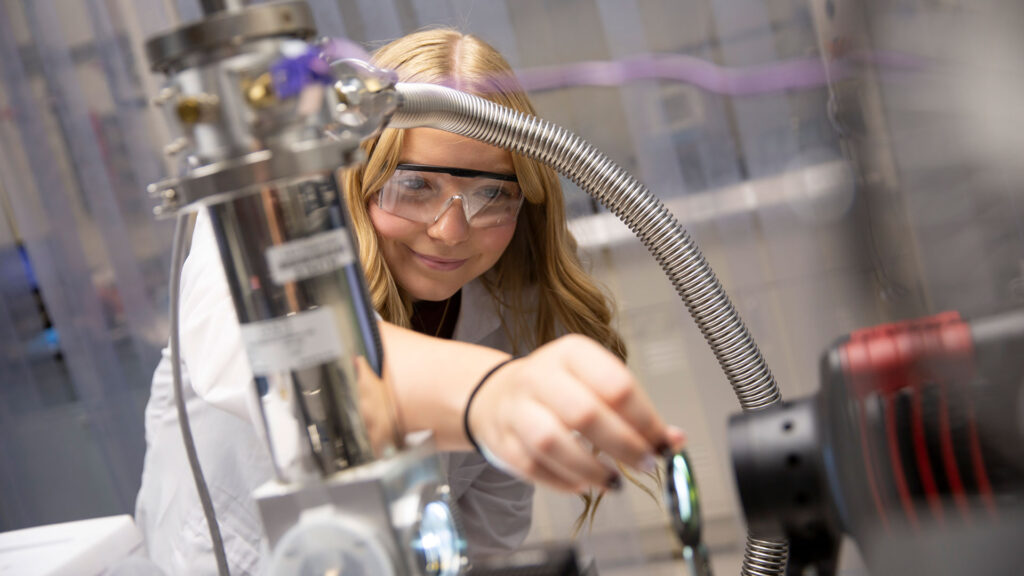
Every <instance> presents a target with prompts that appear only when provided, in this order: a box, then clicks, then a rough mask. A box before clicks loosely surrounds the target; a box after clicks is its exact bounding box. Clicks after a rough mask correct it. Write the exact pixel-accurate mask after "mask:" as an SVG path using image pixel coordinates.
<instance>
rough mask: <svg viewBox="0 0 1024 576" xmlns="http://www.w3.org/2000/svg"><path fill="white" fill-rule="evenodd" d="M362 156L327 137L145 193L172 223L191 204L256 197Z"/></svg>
mask: <svg viewBox="0 0 1024 576" xmlns="http://www.w3.org/2000/svg"><path fill="white" fill-rule="evenodd" d="M362 155H363V152H362V149H360V148H359V147H358V146H357V145H356V144H354V143H353V142H350V141H346V140H335V139H333V138H324V139H320V140H314V141H310V142H302V143H297V144H293V145H292V146H291V147H289V148H287V149H274V150H259V151H257V152H252V153H250V154H246V155H244V156H239V157H236V158H231V159H228V160H223V161H220V162H214V163H212V164H206V165H204V166H199V167H197V168H195V169H193V170H191V171H190V172H189V174H188V175H186V176H182V177H180V178H168V179H166V180H161V181H160V182H154V183H153V184H150V185H149V187H148V188H147V189H146V190H147V192H148V193H149V195H150V196H151V197H153V198H155V199H158V200H160V205H159V206H157V207H156V208H154V209H153V213H154V214H155V215H156V216H157V217H160V218H167V217H171V216H173V215H174V214H176V213H177V212H178V211H179V210H181V209H183V208H186V207H188V206H189V205H190V204H197V203H211V202H216V201H222V200H228V199H231V198H234V197H236V196H238V195H242V194H251V193H252V192H253V191H254V190H255V187H257V186H259V185H265V184H270V183H272V182H277V181H280V180H285V179H294V178H295V177H296V176H297V175H306V176H309V175H313V174H326V173H329V172H333V171H334V170H336V169H338V168H341V167H344V166H349V165H352V164H355V163H357V162H359V161H361V160H362Z"/></svg>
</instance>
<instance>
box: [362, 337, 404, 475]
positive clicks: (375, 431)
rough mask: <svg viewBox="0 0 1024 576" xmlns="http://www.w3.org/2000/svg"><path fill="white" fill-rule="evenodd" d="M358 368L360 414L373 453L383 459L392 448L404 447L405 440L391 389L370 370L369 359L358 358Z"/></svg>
mask: <svg viewBox="0 0 1024 576" xmlns="http://www.w3.org/2000/svg"><path fill="white" fill-rule="evenodd" d="M355 365H356V377H357V379H358V385H359V413H360V415H362V417H363V424H364V426H365V427H366V431H367V434H368V435H369V436H370V444H371V445H372V446H373V451H374V454H376V455H377V456H383V455H385V454H387V453H388V452H389V451H390V450H391V449H393V448H395V447H401V438H402V434H401V432H400V430H399V426H398V423H397V422H396V419H395V414H394V406H393V404H392V400H391V397H390V394H388V391H389V389H388V386H387V385H386V384H385V383H384V381H382V380H381V379H380V378H379V377H378V376H377V374H376V373H375V372H374V371H373V369H372V368H370V365H369V364H368V363H367V361H366V358H364V357H362V356H359V357H357V358H356V359H355Z"/></svg>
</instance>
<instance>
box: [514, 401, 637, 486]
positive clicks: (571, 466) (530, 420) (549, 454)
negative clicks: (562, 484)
mask: <svg viewBox="0 0 1024 576" xmlns="http://www.w3.org/2000/svg"><path fill="white" fill-rule="evenodd" d="M515 433H516V435H517V436H518V437H519V439H520V441H521V442H522V444H523V446H524V447H525V449H526V451H527V452H528V453H529V454H530V455H531V456H533V457H534V458H535V459H536V460H537V461H538V462H539V463H540V464H541V465H542V466H543V467H544V468H545V469H547V470H550V471H551V472H553V473H554V474H556V475H558V476H560V477H561V478H562V479H564V480H566V481H567V482H568V483H569V484H571V485H573V486H574V489H573V491H574V492H582V491H583V490H585V489H586V487H587V486H588V485H591V484H593V485H597V486H603V487H606V488H615V487H617V484H618V483H619V482H620V480H619V473H618V472H617V471H616V470H613V469H610V468H608V467H607V466H605V465H604V464H602V463H601V462H600V461H599V460H598V459H597V458H596V457H595V456H594V454H593V453H592V452H591V451H589V450H587V449H586V448H584V447H583V446H582V445H581V444H580V443H579V442H578V441H577V440H576V437H575V436H574V435H573V433H572V431H571V430H569V428H567V427H566V426H565V425H564V424H563V423H562V421H561V420H559V419H558V418H557V417H556V416H555V415H554V414H552V413H551V412H550V411H549V410H548V409H547V408H546V407H544V406H541V405H539V404H535V403H530V404H529V405H527V406H525V407H524V408H523V410H522V418H521V419H520V420H519V421H518V425H517V426H516V429H515Z"/></svg>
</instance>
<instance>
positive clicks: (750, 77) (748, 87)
mask: <svg viewBox="0 0 1024 576" xmlns="http://www.w3.org/2000/svg"><path fill="white" fill-rule="evenodd" d="M323 51H324V54H325V55H326V56H328V57H330V58H358V59H362V60H366V61H369V54H367V53H366V51H365V50H363V49H362V47H360V46H359V45H358V44H356V43H355V42H352V41H351V40H348V39H346V38H332V39H330V40H328V41H327V42H326V43H325V45H324V48H323ZM860 64H866V65H874V66H876V67H878V68H879V69H880V70H881V71H891V72H912V71H917V70H920V69H921V68H922V67H923V64H922V60H921V59H920V58H917V57H915V56H912V55H909V54H899V53H895V52H884V53H872V54H867V55H851V56H850V57H849V58H846V59H841V60H834V61H833V62H832V63H831V65H830V66H826V65H825V63H824V62H823V61H822V60H821V58H798V59H794V60H787V61H783V62H775V63H772V64H766V65H763V66H752V67H746V68H726V67H723V66H718V65H717V64H714V63H712V62H708V61H707V60H701V59H700V58H695V57H693V56H687V55H684V54H641V55H638V56H631V57H629V58H624V59H622V60H611V61H590V62H579V63H576V64H567V65H561V66H544V67H537V68H524V69H520V70H517V71H516V72H515V74H514V77H512V78H509V77H498V78H491V79H489V80H488V82H487V83H486V84H487V85H486V86H465V85H464V82H452V83H451V87H453V88H458V89H470V90H472V91H477V92H480V93H487V92H488V91H496V90H498V89H499V88H502V87H505V88H510V89H513V90H519V89H521V90H525V91H527V92H543V91H547V90H556V89H560V88H569V87H573V86H619V85H622V84H625V83H627V82H632V81H638V80H669V81H673V82H683V83H686V84H691V85H693V86H697V87H698V88H702V89H704V90H706V91H708V92H711V93H714V94H722V95H727V96H749V95H754V94H767V93H774V92H784V91H786V90H798V89H806V88H816V87H819V86H824V85H825V84H827V83H828V82H829V81H833V82H834V81H836V80H841V79H843V78H847V77H849V76H850V75H851V74H852V73H854V71H855V70H856V67H857V66H858V65H860ZM446 85H447V84H446Z"/></svg>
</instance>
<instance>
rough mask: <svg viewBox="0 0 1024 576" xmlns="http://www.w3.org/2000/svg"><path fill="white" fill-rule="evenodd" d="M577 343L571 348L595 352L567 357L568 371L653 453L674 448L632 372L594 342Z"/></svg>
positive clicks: (664, 427) (586, 340)
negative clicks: (636, 434) (623, 422)
mask: <svg viewBox="0 0 1024 576" xmlns="http://www.w3.org/2000/svg"><path fill="white" fill-rule="evenodd" d="M574 340H575V339H574ZM578 340H580V342H579V343H578V344H577V343H575V342H572V343H571V344H572V345H573V346H577V347H580V348H587V347H589V348H591V349H596V350H594V352H593V353H591V354H579V353H577V354H570V355H568V357H567V358H568V361H569V362H568V368H569V370H570V371H571V372H572V374H573V375H574V376H575V377H576V378H578V379H579V380H580V381H581V382H585V383H586V384H587V386H588V388H590V390H592V391H593V392H594V394H596V395H597V396H598V397H599V398H600V399H601V400H602V401H603V402H604V404H605V405H606V406H607V407H608V408H609V409H611V410H612V411H613V412H614V413H615V414H617V415H618V416H619V417H620V418H621V419H622V420H623V421H625V423H626V425H628V426H629V427H630V428H632V429H633V430H635V431H636V432H637V433H638V434H639V435H640V436H642V437H643V438H644V440H645V441H646V442H647V443H648V444H649V445H650V447H651V448H652V449H653V451H654V452H658V453H660V452H663V451H665V450H666V449H670V448H672V445H671V439H670V438H669V437H668V434H667V430H666V426H665V422H664V421H663V420H662V419H661V417H660V416H659V415H658V412H657V411H656V410H655V409H654V406H653V405H652V404H651V401H650V400H649V399H648V398H647V395H646V394H644V391H643V389H642V388H641V387H640V386H639V384H638V383H637V382H636V380H635V378H633V375H632V373H631V372H630V371H629V369H628V368H626V366H625V365H624V364H623V363H622V362H621V361H620V360H619V359H618V358H617V357H615V356H614V355H612V354H611V353H608V352H607V351H606V350H605V349H604V348H601V347H600V345H598V344H597V343H596V342H594V341H593V340H589V339H584V338H578ZM581 432H583V431H582V430H581Z"/></svg>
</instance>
